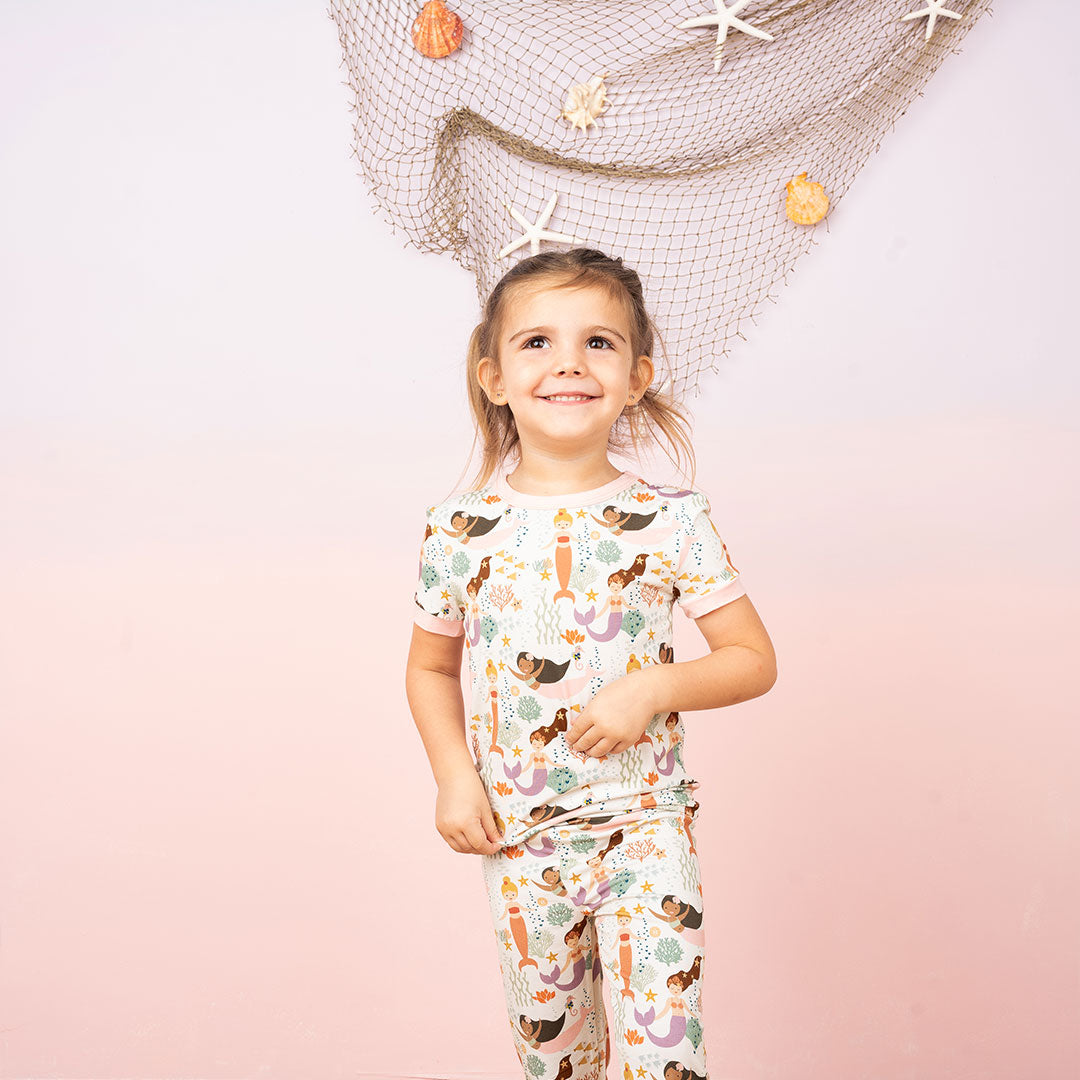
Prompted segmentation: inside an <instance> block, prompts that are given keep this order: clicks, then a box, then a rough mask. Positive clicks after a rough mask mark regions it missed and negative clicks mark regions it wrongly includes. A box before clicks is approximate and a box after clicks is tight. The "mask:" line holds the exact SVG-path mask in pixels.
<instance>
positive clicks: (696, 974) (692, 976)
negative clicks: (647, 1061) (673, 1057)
mask: <svg viewBox="0 0 1080 1080" xmlns="http://www.w3.org/2000/svg"><path fill="white" fill-rule="evenodd" d="M700 978H701V956H700V955H699V956H698V957H697V958H696V959H695V960H694V962H693V964H691V965H690V967H689V968H688V969H687V970H686V971H675V972H672V973H671V974H670V975H669V976H668V978H667V988H668V994H669V996H668V1000H667V1003H666V1004H665V1005H664V1007H663V1008H662V1009H661V1010H660V1011H659V1012H657V1011H656V1008H655V1006H653V1005H650V1006H649V1007H648V1008H647V1009H646V1010H645V1011H644V1012H641V1011H640V1010H639V1009H638V1008H637V1006H635V1007H634V1019H635V1020H636V1021H637V1022H638V1023H639V1024H640V1025H641V1026H642V1027H643V1028H644V1029H645V1034H646V1035H648V1036H649V1039H650V1041H651V1042H652V1044H653V1045H654V1046H674V1045H675V1044H676V1043H680V1042H682V1040H683V1038H684V1037H685V1036H686V1013H687V1009H688V1008H689V1006H688V1005H687V1003H686V1001H684V1000H683V994H684V993H685V992H686V991H687V989H688V988H689V987H690V986H691V984H693V983H694V982H695V981H697V980H699V979H700ZM667 1012H670V1013H671V1023H670V1026H669V1027H668V1032H667V1034H666V1035H657V1034H655V1033H654V1032H653V1031H652V1025H653V1024H655V1023H656V1021H657V1020H659V1019H660V1017H662V1016H663V1015H664V1014H665V1013H667Z"/></svg>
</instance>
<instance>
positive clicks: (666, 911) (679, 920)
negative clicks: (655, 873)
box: [649, 893, 705, 948]
mask: <svg viewBox="0 0 1080 1080" xmlns="http://www.w3.org/2000/svg"><path fill="white" fill-rule="evenodd" d="M660 907H661V908H662V910H661V911H657V910H656V909H655V908H649V911H651V912H652V913H653V915H655V916H656V917H657V918H658V919H663V920H664V922H666V923H670V924H671V928H672V929H673V930H674V931H675V932H676V933H677V934H682V935H684V936H685V938H686V940H687V941H689V942H691V943H692V944H694V945H697V946H699V947H700V948H704V946H705V933H704V931H703V930H702V928H701V916H702V913H701V909H700V908H696V907H694V906H693V905H692V904H690V903H683V902H682V901H681V900H679V899H678V897H676V896H675V894H674V893H668V894H667V896H665V897H664V899H663V900H661V901H660Z"/></svg>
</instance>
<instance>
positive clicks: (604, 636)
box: [574, 551, 649, 641]
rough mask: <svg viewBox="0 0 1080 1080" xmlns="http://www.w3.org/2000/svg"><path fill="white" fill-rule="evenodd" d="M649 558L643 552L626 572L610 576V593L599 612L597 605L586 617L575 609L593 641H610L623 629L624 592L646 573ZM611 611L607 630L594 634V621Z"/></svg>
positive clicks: (586, 613)
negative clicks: (631, 583) (646, 562)
mask: <svg viewBox="0 0 1080 1080" xmlns="http://www.w3.org/2000/svg"><path fill="white" fill-rule="evenodd" d="M648 557H649V556H648V555H647V554H646V553H645V552H644V551H642V552H640V553H639V554H637V555H636V556H635V557H634V561H633V562H632V563H631V564H630V565H629V566H628V567H627V568H626V569H625V570H616V571H615V573H613V574H610V575H609V576H608V580H607V583H608V589H609V590H610V591H609V593H608V597H607V599H606V600H605V601H604V604H603V607H601V608H600V610H599V611H597V610H596V606H595V605H593V606H592V607H590V608H589V610H588V611H586V612H585V614H584V615H583V614H582V613H581V612H579V611H578V610H577V609H576V608H575V609H574V618H575V619H577V621H578V623H579V624H580V625H582V626H584V627H585V629H586V630H587V631H588V634H589V637H591V638H592V639H593V641H610V640H611V639H612V638H613V637H614V636H615V635H616V634H617V633H618V632H619V630H620V629H621V627H622V621H623V604H624V601H623V595H622V591H623V589H624V588H625V587H626V586H627V585H629V584H630V582H632V581H633V580H634V579H635V578H639V577H641V575H642V574H644V573H645V561H646V560H647V559H648ZM609 610H610V614H609V615H608V624H607V628H606V629H605V630H604V631H603V632H602V633H599V634H597V633H594V632H593V629H592V623H593V621H594V620H595V619H598V618H599V617H600V616H601V615H603V613H604V612H605V611H609Z"/></svg>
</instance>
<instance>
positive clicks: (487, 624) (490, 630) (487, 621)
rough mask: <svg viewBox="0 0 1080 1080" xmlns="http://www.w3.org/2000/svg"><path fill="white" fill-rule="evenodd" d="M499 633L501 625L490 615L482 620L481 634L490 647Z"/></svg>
mask: <svg viewBox="0 0 1080 1080" xmlns="http://www.w3.org/2000/svg"><path fill="white" fill-rule="evenodd" d="M498 632H499V624H498V623H497V622H496V621H495V620H494V619H493V618H492V617H491V616H490V615H485V616H484V617H483V618H482V619H481V620H480V633H481V634H482V635H483V638H484V640H485V641H486V642H487V643H488V644H489V645H490V644H491V642H492V640H493V639H494V637H495V635H496V634H497V633H498Z"/></svg>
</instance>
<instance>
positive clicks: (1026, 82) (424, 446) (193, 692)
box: [0, 2, 1080, 1080]
mask: <svg viewBox="0 0 1080 1080" xmlns="http://www.w3.org/2000/svg"><path fill="white" fill-rule="evenodd" d="M888 6H889V5H886V7H888ZM893 6H894V7H895V5H893ZM914 6H915V5H914V4H911V5H907V7H914ZM954 6H956V5H954ZM907 7H904V10H907ZM961 7H962V5H961ZM1018 7H1019V6H1018V5H1013V6H1011V8H1010V6H1009V5H1000V8H1001V10H1000V11H998V12H995V16H994V17H993V18H992V19H988V20H985V21H984V22H983V23H982V24H980V26H979V27H977V28H976V30H975V31H974V32H973V33H972V35H971V36H970V37H969V38H968V39H967V41H966V43H965V46H964V48H963V50H962V51H961V53H960V54H959V55H958V56H955V57H952V58H950V60H949V61H948V62H947V63H946V65H945V67H944V68H943V69H942V71H941V72H939V73H938V75H937V76H935V78H934V79H933V80H932V82H931V84H930V87H929V89H928V92H927V94H926V95H925V97H924V98H923V99H920V100H918V101H917V102H916V103H915V105H913V106H912V108H911V109H910V110H909V113H908V115H907V116H906V117H904V118H903V119H902V120H901V122H900V123H899V124H898V126H897V129H896V131H895V132H894V133H893V134H892V135H891V136H890V137H889V138H888V139H886V141H885V143H884V144H883V148H882V150H881V152H880V153H879V154H877V155H876V156H875V157H874V158H872V159H871V162H870V164H869V165H868V166H867V168H866V169H865V171H864V172H863V173H862V175H861V177H860V179H859V180H858V181H857V183H856V185H855V187H854V188H853V189H852V191H851V193H850V194H849V195H848V196H847V197H846V199H845V200H844V201H843V203H842V204H841V205H839V206H838V207H837V209H836V213H835V215H834V216H832V217H831V218H830V219H829V231H828V232H824V231H823V232H822V233H821V235H820V236H819V241H820V245H819V246H818V247H816V248H815V249H814V250H813V253H812V254H811V255H810V256H808V257H807V258H805V259H804V260H803V261H802V262H801V263H799V264H798V269H797V272H796V273H795V275H794V276H793V278H792V279H791V280H790V284H789V285H788V287H787V288H785V289H784V290H783V291H782V292H781V294H780V303H779V304H778V305H777V306H775V307H769V308H768V309H767V310H766V312H765V313H764V314H763V315H762V316H761V317H759V319H758V328H757V330H756V331H755V332H753V333H750V332H748V333H747V336H748V337H749V338H750V341H749V342H748V344H747V345H746V346H745V347H744V348H742V350H741V351H740V352H739V353H738V354H736V355H734V356H733V357H732V358H730V359H729V360H726V361H725V362H724V366H723V370H722V371H721V372H720V373H718V374H717V375H715V376H713V377H712V378H711V379H710V380H708V382H707V389H706V393H705V394H704V395H703V396H702V397H701V398H699V399H696V400H694V401H692V402H691V409H692V410H693V412H694V414H695V417H696V432H697V437H696V445H697V451H698V466H699V468H698V474H697V478H696V484H697V485H698V486H700V487H701V488H703V489H704V490H705V491H706V492H707V493H708V494H709V495H710V498H711V501H712V506H713V512H714V517H715V520H716V521H717V523H718V525H719V527H720V528H721V530H722V531H723V533H724V537H725V540H726V541H727V543H728V546H729V548H730V550H731V552H732V557H733V559H734V561H735V563H736V565H737V566H738V567H739V569H740V570H741V572H742V574H743V579H744V581H745V583H746V585H747V589H748V592H749V595H750V596H751V599H752V600H753V601H754V604H755V606H756V607H757V608H758V610H759V612H760V613H761V615H762V617H763V619H764V621H765V623H766V625H767V627H768V629H769V631H770V633H771V635H772V638H773V641H774V643H775V646H776V650H777V655H778V660H779V672H780V674H779V680H778V682H777V684H776V686H775V688H774V689H773V690H772V691H771V692H770V693H769V694H768V695H766V696H765V697H763V698H760V699H756V700H754V701H752V702H748V703H745V704H743V705H739V706H735V707H732V708H729V709H724V710H718V711H715V712H699V713H693V714H691V715H690V716H689V717H688V732H689V734H688V741H687V760H688V762H689V763H691V764H692V766H693V769H694V772H695V775H696V776H697V777H698V778H699V779H700V780H701V781H702V787H701V789H700V791H699V793H698V794H699V798H700V800H701V802H702V806H703V809H702V812H701V814H700V815H699V819H698V820H699V822H700V824H699V827H698V830H697V837H698V843H699V849H700V853H701V860H702V871H703V879H704V890H705V902H706V911H707V918H708V926H709V928H710V929H709V938H708V967H707V969H706V971H707V974H706V997H705V1034H706V1045H707V1047H708V1053H709V1058H710V1067H711V1077H712V1080H729V1078H739V1080H749V1078H762V1080H837V1078H843V1080H864V1078H865V1080H961V1078H969V1077H970V1078H972V1080H975V1078H978V1080H1015V1078H1016V1077H1024V1078H1025V1080H1071V1078H1073V1077H1075V1076H1076V1075H1077V1074H1078V1071H1080V1034H1078V1032H1080V1024H1078V1020H1080V986H1078V978H1080V917H1078V913H1080V873H1078V867H1080V859H1078V855H1080V851H1078V844H1077V839H1078V820H1080V818H1078V810H1080V806H1078V802H1080V799H1078V790H1080V784H1078V779H1080V773H1078V765H1080V738H1078V735H1077V730H1078V725H1077V719H1078V717H1077V704H1076V701H1077V698H1076V693H1075V689H1074V685H1073V682H1072V680H1070V679H1068V678H1067V676H1066V672H1067V671H1068V670H1069V666H1070V665H1071V664H1072V663H1074V661H1075V656H1074V653H1075V646H1076V643H1077V635H1076V631H1075V627H1076V625H1077V619H1078V617H1080V603H1078V595H1080V594H1078V590H1077V576H1078V574H1077V566H1076V559H1075V552H1076V550H1077V541H1078V539H1080V529H1078V513H1077V510H1078V507H1077V498H1076V484H1075V475H1076V465H1077V462H1078V457H1077V442H1078V440H1077V425H1076V421H1075V414H1076V406H1077V404H1078V398H1080V395H1078V394H1077V376H1076V371H1075V363H1074V360H1073V354H1074V352H1075V346H1074V345H1073V337H1074V334H1075V331H1074V327H1073V323H1072V318H1071V314H1070V304H1071V302H1072V292H1073V291H1075V290H1074V288H1072V289H1070V288H1069V285H1070V283H1071V284H1072V285H1073V286H1075V281H1076V276H1075V269H1074V266H1075V256H1074V251H1075V242H1076V240H1077V239H1080V237H1078V236H1077V226H1076V224H1075V220H1074V218H1073V217H1072V216H1071V211H1069V210H1068V208H1067V206H1066V203H1065V202H1064V201H1063V200H1064V199H1065V195H1066V191H1065V186H1064V183H1065V180H1066V178H1067V177H1068V176H1070V175H1072V174H1074V173H1075V171H1076V168H1077V165H1078V160H1077V158H1078V155H1077V152H1076V147H1075V145H1072V146H1069V145H1068V144H1066V143H1064V142H1063V141H1062V133H1063V132H1064V131H1065V130H1067V129H1068V128H1069V126H1070V125H1071V124H1072V123H1073V116H1072V112H1073V107H1072V102H1075V100H1076V98H1077V95H1076V90H1077V85H1076V83H1077V76H1076V74H1075V68H1074V67H1073V66H1072V53H1071V42H1072V41H1073V40H1075V36H1076V34H1075V32H1076V31H1077V30H1080V18H1078V16H1077V15H1076V13H1075V10H1074V9H1073V8H1072V7H1071V6H1070V7H1067V8H1066V7H1065V6H1064V5H1061V6H1058V5H1052V4H1044V5H1042V7H1043V9H1044V11H1043V12H1042V14H1040V15H1039V16H1038V17H1036V16H1035V14H1034V13H1033V12H1030V11H1029V9H1028V8H1027V7H1025V11H1024V14H1023V15H1021V13H1020V12H1019V11H1018V10H1017V9H1018ZM1050 8H1054V9H1055V12H1054V15H1055V17H1054V18H1053V19H1052V20H1049V21H1047V22H1046V23H1045V25H1041V26H1040V25H1037V26H1034V27H1033V26H1032V25H1031V23H1032V22H1035V23H1042V22H1043V19H1044V17H1045V16H1046V15H1047V14H1048V12H1047V11H1046V10H1045V9H1050ZM900 10H901V9H900V8H897V12H900ZM890 14H892V8H890ZM883 17H884V16H883ZM6 22H7V24H8V27H9V32H8V33H6V34H5V36H4V40H3V43H2V44H0V50H2V54H0V59H2V61H3V62H2V63H0V86H2V88H3V90H4V101H5V102H7V106H6V108H5V109H4V110H3V112H4V115H3V119H2V126H3V135H4V138H3V139H2V140H0V163H2V176H3V179H4V189H5V194H6V198H5V199H4V200H3V202H2V204H0V215H2V218H0V221H2V230H3V248H4V252H5V256H6V257H5V258H4V260H3V264H2V266H0V274H2V275H3V281H2V284H3V289H2V291H0V296H2V299H0V304H2V305H3V313H2V314H3V317H2V318H0V351H2V353H3V355H4V357H5V359H4V364H3V373H4V384H5V385H4V391H3V393H2V394H0V425H2V427H0V431H2V447H0V449H2V455H0V515H2V529H0V567H2V571H0V613H2V621H0V736H2V743H0V751H2V752H0V1075H2V1076H3V1077H62V1078H75V1077H90V1076H94V1077H155V1078H169V1080H171V1078H179V1077H187V1076H193V1075H195V1076H200V1077H214V1078H239V1077H251V1078H269V1080H279V1078H280V1080H293V1078H295V1080H309V1078H312V1077H319V1078H343V1080H344V1078H363V1077H380V1078H398V1077H451V1078H464V1077H491V1078H496V1077H498V1078H505V1080H510V1078H514V1077H517V1076H519V1075H520V1072H519V1069H518V1065H517V1058H516V1056H515V1054H514V1052H513V1046H512V1042H511V1039H510V1034H509V1027H508V1023H507V1019H506V1015H505V1008H504V1005H503V999H502V990H501V984H500V980H499V974H498V967H497V957H496V952H495V943H494V939H493V937H492V933H491V929H490V924H489V916H488V912H487V908H486V900H485V898H484V896H483V893H482V885H481V880H480V868H479V865H478V861H477V859H476V858H475V857H466V856H462V855H458V854H456V853H454V852H453V851H451V850H450V849H449V848H448V847H447V846H446V845H445V844H444V843H443V842H442V841H441V839H440V838H439V837H438V835H437V833H436V832H435V830H434V826H433V818H434V785H433V782H432V779H431V774H430V771H429V768H428V764H427V760H426V758H425V756H424V752H423V747H422V745H421V743H420V740H419V737H418V735H417V733H416V731H415V728H414V726H413V722H412V720H411V717H410V715H409V712H408V708H407V703H406V700H405V694H404V661H405V653H406V649H407V646H408V640H409V634H410V628H411V624H410V623H409V622H408V607H409V605H408V600H409V598H410V597H411V591H412V589H413V584H414V582H413V578H414V574H415V571H416V555H417V551H418V550H419V543H420V539H421V536H422V533H423V523H424V506H425V505H427V504H429V503H433V502H435V501H437V500H438V499H441V498H442V497H443V496H444V495H445V494H447V493H448V492H449V491H450V489H451V488H452V487H454V486H456V485H457V482H458V477H459V473H460V470H461V468H462V467H463V465H464V457H465V454H466V452H467V449H468V445H469V431H468V429H467V427H466V424H467V417H466V413H465V408H464V392H463V388H462V383H461V372H460V365H461V357H462V354H463V349H464V344H465V340H466V337H467V333H468V330H469V328H470V327H471V325H472V322H473V317H474V315H475V313H476V309H475V294H474V292H473V286H472V282H471V279H470V278H469V277H468V276H467V275H466V274H465V273H464V271H462V270H461V269H460V268H459V267H457V266H456V264H453V263H452V262H450V260H448V259H438V258H436V257H433V256H426V255H420V254H418V253H416V252H413V251H409V250H404V249H403V248H402V246H401V242H400V241H399V239H398V238H396V237H394V236H391V235H390V234H389V233H388V231H387V229H386V227H385V226H384V225H383V224H382V223H381V221H380V220H379V219H378V218H377V217H376V215H375V214H374V213H373V211H372V208H371V205H370V202H369V200H368V198H367V194H366V190H365V188H364V186H363V184H362V182H361V180H360V179H359V178H358V177H357V176H356V175H355V174H356V171H357V164H356V162H355V160H354V159H351V158H350V157H349V155H348V147H349V134H350V133H349V125H350V122H351V120H350V117H349V114H348V113H347V111H346V101H347V93H346V90H345V87H344V86H343V85H342V81H341V80H342V78H343V73H342V72H341V71H339V69H338V64H339V61H340V54H339V53H338V45H337V41H336V38H335V37H334V33H333V27H332V25H331V23H330V22H329V20H327V19H325V18H324V15H323V13H321V12H320V11H319V9H318V7H317V6H316V7H314V8H312V7H306V8H304V7H302V6H301V5H285V4H272V3H271V4H265V3H264V4H260V5H258V6H256V5H254V4H250V5H249V4H234V5H231V6H230V7H229V8H228V9H227V10H225V11H222V10H221V9H220V8H219V7H218V6H215V5H210V4H208V3H205V2H203V3H195V4H190V5H185V6H184V7H183V8H175V7H172V8H169V9H156V8H153V9H152V8H148V7H143V8H137V7H132V6H131V5H123V4H119V3H102V4H98V5H95V6H94V8H93V9H89V8H86V7H85V6H82V5H76V4H73V3H66V4H65V3H61V4H52V5H48V6H47V7H44V6H40V5H35V6H33V7H31V6H29V5H26V6H20V7H18V8H13V9H12V11H11V12H9V14H8V18H7V19H6ZM1051 23H1052V24H1053V26H1052V29H1053V32H1050V33H1047V32H1046V31H1047V29H1048V28H1049V27H1050V24H1051ZM1069 30H1071V31H1072V33H1069V32H1067V31H1069ZM1036 34H1037V35H1038V45H1039V48H1038V49H1037V50H1036V49H1034V48H1024V49H1022V50H1021V49H1020V48H1019V47H1018V42H1019V41H1020V40H1021V39H1022V38H1025V39H1026V40H1028V41H1031V40H1032V39H1033V35H1036ZM1003 133H1007V139H1006V138H1005V136H1004V135H1003ZM999 215H1003V216H1001V217H999ZM417 305H419V306H420V307H421V308H422V309H423V310H424V311H425V312H426V314H427V320H426V321H425V323H424V325H420V324H419V323H418V321H417V320H416V318H415V317H414V316H412V315H411V314H410V311H411V310H415V308H416V307H417ZM619 463H620V464H622V462H619ZM628 467H631V468H639V467H640V468H642V469H646V470H648V471H650V472H651V474H652V475H657V476H663V477H666V476H669V475H671V473H670V469H668V468H667V466H666V463H665V462H664V461H663V460H662V459H658V460H655V461H654V462H653V463H652V464H650V463H647V462H646V463H642V464H640V465H639V463H637V462H632V461H631V462H629V463H628ZM676 625H677V632H676V633H677V636H676V642H675V644H676V650H677V654H678V656H679V658H680V659H690V658H692V657H694V656H697V655H700V654H701V653H702V652H703V651H704V642H703V640H702V638H701V637H700V635H699V634H698V633H697V631H696V630H695V628H694V627H693V626H692V625H691V624H690V623H689V622H687V621H686V620H684V619H682V618H678V619H677V623H676ZM613 1080H617V1078H616V1077H615V1076H614V1071H613Z"/></svg>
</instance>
